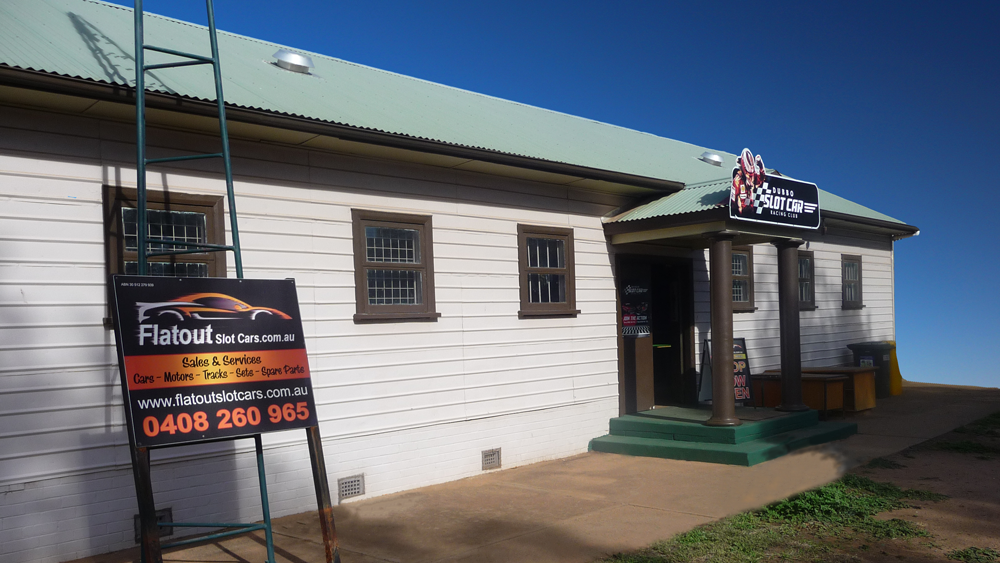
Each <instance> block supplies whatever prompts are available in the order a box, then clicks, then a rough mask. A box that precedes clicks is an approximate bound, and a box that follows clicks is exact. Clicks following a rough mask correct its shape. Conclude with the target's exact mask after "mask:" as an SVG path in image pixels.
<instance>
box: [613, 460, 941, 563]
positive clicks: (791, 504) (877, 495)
mask: <svg viewBox="0 0 1000 563" xmlns="http://www.w3.org/2000/svg"><path fill="white" fill-rule="evenodd" d="M945 498H947V497H945V496H944V495H939V494H937V493H932V492H929V491H922V490H917V489H900V488H899V487H897V486H895V485H893V484H891V483H881V482H877V481H873V480H871V479H868V478H866V477H860V476H857V475H847V476H845V477H844V478H843V479H841V480H839V481H837V482H834V483H831V484H829V485H826V486H824V487H820V488H819V489H814V490H812V491H807V492H805V493H802V494H800V495H797V496H795V497H792V498H790V499H787V500H783V501H781V502H777V503H775V504H772V505H769V506H766V507H764V508H762V509H760V510H757V511H754V512H744V513H741V514H737V515H736V516H731V517H729V518H725V519H723V520H720V521H718V522H713V523H711V524H707V525H705V526H700V527H698V528H695V529H694V530H691V531H690V532H687V533H685V534H681V535H679V536H675V537H674V538H671V539H670V540H667V541H663V542H659V543H656V544H653V545H652V546H651V547H649V548H648V549H645V550H643V551H640V552H635V553H626V554H618V555H615V556H614V557H612V558H610V559H607V560H605V563H686V562H703V561H711V562H712V563H758V562H759V561H761V560H762V559H764V558H765V557H767V558H768V559H772V558H776V559H784V560H790V561H802V560H811V559H815V558H818V557H821V556H822V555H823V554H824V553H828V552H830V551H831V548H830V547H829V546H827V545H826V544H825V543H824V542H822V541H813V540H810V539H807V538H820V539H822V538H824V537H836V538H838V539H851V538H857V539H861V540H862V541H868V540H872V541H876V540H882V539H893V538H912V537H919V536H927V532H925V531H924V530H922V529H921V528H919V527H917V526H915V525H914V524H912V523H910V522H907V521H905V520H899V519H892V520H877V519H875V518H873V516H875V515H876V514H878V513H880V512H887V511H891V510H897V509H900V508H908V507H910V506H911V505H910V503H909V502H907V501H914V500H928V501H939V500H943V499H945ZM838 543H840V542H838Z"/></svg>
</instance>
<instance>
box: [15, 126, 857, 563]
mask: <svg viewBox="0 0 1000 563" xmlns="http://www.w3.org/2000/svg"><path fill="white" fill-rule="evenodd" d="M132 138H134V128H133V127H132V126H130V125H128V124H127V123H126V124H123V123H117V122H113V121H108V120H102V119H94V118H85V117H79V116H68V115H56V114H52V113H46V112H38V111H33V110H28V109H19V108H11V107H3V108H2V111H0V202H2V204H0V499H2V500H0V560H3V561H5V562H7V561H10V562H12V563H20V562H27V561H32V562H34V561H61V560H66V559H72V558H75V557H82V556H86V555H92V554H96V553H101V552H105V551H108V550H114V549H120V548H125V547H129V546H131V545H133V540H132V515H133V514H134V513H135V511H136V510H135V502H134V494H133V492H132V479H131V469H130V458H129V452H128V439H127V435H126V433H125V429H124V426H123V413H122V406H121V392H120V390H119V376H118V368H117V358H116V352H115V342H114V335H113V333H112V332H111V331H108V330H106V329H105V328H104V327H103V324H102V319H103V318H104V317H105V316H107V304H106V297H105V295H106V287H105V284H106V282H105V258H104V233H103V218H102V201H101V191H102V186H103V185H106V184H111V185H116V184H120V185H125V186H130V185H134V176H135V172H134V163H133V159H134V155H135V152H134V150H135V149H134V146H133V145H132V144H131V142H130V141H131V139H132ZM150 145H151V148H150V151H149V152H150V155H151V156H154V157H155V156H164V155H169V154H176V153H177V152H178V151H179V150H181V149H184V150H215V148H214V145H213V139H212V137H211V136H209V135H197V134H190V133H180V132H176V131H168V130H162V129H153V130H151V131H150ZM232 145H233V151H234V155H235V158H234V162H233V165H234V170H235V172H236V174H237V183H236V190H237V206H238V210H239V216H240V235H241V243H242V246H243V261H244V264H245V275H246V276H247V277H250V278H285V277H294V278H295V279H296V285H297V288H298V294H299V300H300V303H301V312H302V317H303V325H304V327H303V328H304V332H305V335H306V348H307V350H308V352H309V358H310V367H311V371H312V376H313V379H312V381H313V387H314V390H315V399H316V404H317V409H318V416H319V419H320V427H321V430H322V434H323V437H324V447H325V453H326V458H327V468H328V471H329V476H330V479H331V483H332V484H335V483H336V479H337V478H339V477H345V476H349V475H354V474H357V473H364V474H365V481H366V490H367V493H368V496H374V495H381V494H386V493H390V492H395V491H401V490H406V489H410V488H414V487H418V486H422V485H428V484H432V483H438V482H444V481H448V480H453V479H457V478H462V477H466V476H470V475H475V474H478V473H480V472H481V459H480V452H481V451H482V450H485V449H490V448H496V447H500V448H502V451H503V454H502V455H503V464H504V467H511V466H516V465H520V464H524V463H531V462H534V461H540V460H544V459H552V458H557V457H562V456H566V455H571V454H574V453H579V452H583V451H586V448H587V443H588V441H589V439H590V438H593V437H595V436H599V435H601V434H604V433H606V432H607V425H608V420H609V419H610V418H611V417H613V416H616V415H617V414H618V399H617V393H618V388H617V385H618V375H617V369H618V367H617V349H616V330H615V319H616V309H615V307H616V304H615V289H614V280H613V277H612V269H611V262H610V258H609V255H608V250H607V245H606V242H605V238H604V233H603V230H602V225H601V221H600V216H601V215H602V214H604V213H606V212H608V211H610V210H611V209H613V208H614V207H617V206H618V205H621V203H622V202H621V201H618V200H617V198H613V197H611V196H607V195H605V194H597V193H592V192H586V191H583V190H577V189H572V188H569V187H567V186H559V185H552V184H543V183H539V182H531V181H521V180H515V179H509V178H498V177H494V176H488V175H484V174H480V173H476V172H470V171H463V170H456V169H444V168H434V167H429V166H423V165H419V164H411V163H403V162H393V161H386V160H377V159H369V158H360V157H353V156H345V155H339V154H332V153H324V152H321V151H316V150H308V149H304V148H293V147H286V146H274V145H269V144H265V143H256V142H250V141H245V140H239V139H233V142H232ZM161 170H162V171H166V173H162V172H161ZM218 170H219V167H218V163H211V162H195V163H190V166H172V167H170V168H166V167H165V168H163V169H158V171H157V172H151V173H150V174H149V175H148V184H149V187H150V189H160V187H161V186H163V185H167V186H169V188H170V190H171V191H174V192H177V193H190V194H216V195H222V194H223V193H224V189H225V188H224V183H223V182H222V181H221V180H220V177H219V175H218ZM352 208H365V209H377V210H382V211H398V212H407V213H416V214H427V215H431V216H432V217H433V239H434V248H433V251H434V252H433V254H434V269H435V272H434V273H435V289H436V305H437V310H438V312H440V313H441V315H442V316H441V318H440V319H438V321H437V322H432V323H386V324H361V325H358V324H355V323H354V322H353V315H354V313H355V303H354V262H353V246H352V244H353V243H352V234H351V209H352ZM519 222H520V223H534V224H542V225H552V226H561V227H572V228H573V230H574V238H575V256H576V286H577V307H578V308H579V309H580V310H581V314H580V315H579V316H578V317H576V318H562V319H518V317H517V312H518V309H519V308H520V301H519V292H518V265H517V228H516V227H517V224H518V223H519ZM227 226H228V223H227ZM227 264H228V265H229V268H230V276H232V277H234V276H235V272H234V271H233V261H232V257H231V255H230V256H228V257H227ZM866 290H867V289H866ZM264 442H265V449H266V451H265V459H266V463H267V466H268V479H269V492H270V496H271V507H272V514H273V515H275V516H280V515H283V514H291V513H296V512H301V511H302V510H307V509H309V507H311V506H313V505H314V504H315V496H314V492H313V489H312V478H311V475H310V470H309V463H308V457H307V450H306V447H305V436H304V434H303V433H302V432H286V433H277V434H269V435H266V436H265V439H264ZM153 483H154V489H155V490H156V498H157V504H158V506H161V507H167V506H170V507H172V508H173V510H174V516H175V518H176V519H177V520H179V521H182V520H189V521H190V520H206V519H209V520H213V519H215V520H232V519H234V518H235V519H239V520H244V521H253V520H257V519H259V518H260V513H259V498H258V496H257V483H256V473H255V466H254V458H253V455H252V443H251V442H250V441H248V440H242V441H237V442H225V443H220V444H212V445H203V446H194V447H184V448H172V449H163V450H156V451H154V453H153ZM334 494H336V492H335V491H334Z"/></svg>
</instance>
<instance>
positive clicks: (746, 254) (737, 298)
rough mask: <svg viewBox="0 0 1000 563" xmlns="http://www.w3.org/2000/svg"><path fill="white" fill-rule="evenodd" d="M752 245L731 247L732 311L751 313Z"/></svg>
mask: <svg viewBox="0 0 1000 563" xmlns="http://www.w3.org/2000/svg"><path fill="white" fill-rule="evenodd" d="M754 310H755V309H754V306H753V247H752V246H738V247H733V312H734V313H752V312H753V311H754Z"/></svg>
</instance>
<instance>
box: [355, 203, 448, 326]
mask: <svg viewBox="0 0 1000 563" xmlns="http://www.w3.org/2000/svg"><path fill="white" fill-rule="evenodd" d="M351 220H352V223H353V236H354V288H355V293H354V300H355V303H356V306H357V309H356V313H355V315H354V322H355V323H378V322H382V323H389V322H421V321H423V322H433V321H436V320H437V319H438V318H439V317H440V316H441V313H438V312H437V310H436V305H435V301H434V254H433V248H434V239H433V224H432V222H431V217H430V216H429V215H408V214H403V213H388V212H385V211H371V210H368V209H352V210H351ZM365 227H395V228H402V229H414V230H417V231H418V232H419V233H420V256H421V262H422V263H421V264H410V263H395V262H369V261H368V253H367V251H366V247H365ZM386 269H393V270H412V271H419V272H421V273H422V274H423V280H422V282H421V288H422V290H423V293H422V296H421V298H422V301H423V302H422V303H420V304H419V305H373V304H369V303H368V275H367V272H368V270H386Z"/></svg>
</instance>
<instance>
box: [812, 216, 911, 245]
mask: <svg viewBox="0 0 1000 563" xmlns="http://www.w3.org/2000/svg"><path fill="white" fill-rule="evenodd" d="M820 212H821V213H822V216H823V217H827V218H830V219H837V220H840V221H847V222H850V223H857V224H859V225H867V226H870V227H879V228H882V229H888V230H892V231H896V232H898V233H899V234H898V235H893V237H892V238H893V240H901V239H904V238H909V237H915V236H917V235H919V234H920V229H919V228H917V227H914V226H913V225H907V224H906V223H894V222H892V221H884V220H882V219H870V218H868V217H858V216H856V215H848V214H846V213H837V212H836V211H823V210H820Z"/></svg>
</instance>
